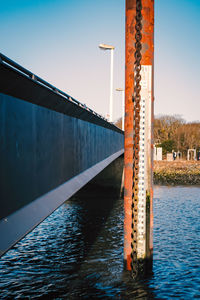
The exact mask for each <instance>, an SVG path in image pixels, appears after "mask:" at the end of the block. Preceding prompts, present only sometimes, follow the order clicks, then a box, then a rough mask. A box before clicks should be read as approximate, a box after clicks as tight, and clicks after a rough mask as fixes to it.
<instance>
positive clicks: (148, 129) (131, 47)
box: [124, 0, 154, 270]
mask: <svg viewBox="0 0 200 300" xmlns="http://www.w3.org/2000/svg"><path fill="white" fill-rule="evenodd" d="M136 3H137V0H126V68H125V86H126V89H125V155H124V163H125V174H124V175H125V178H124V212H125V218H124V262H125V268H126V269H127V270H131V261H132V258H131V252H132V248H131V243H132V238H133V235H132V231H133V229H132V226H133V225H132V224H133V220H132V218H133V216H132V201H133V200H132V197H133V195H132V194H133V148H134V142H133V141H134V140H133V135H134V119H133V115H134V103H133V96H134V84H135V82H134V76H135V74H134V63H135V57H134V53H135V33H136V30H135V23H136V21H135V17H136ZM141 52H142V60H141V100H140V133H139V137H140V150H139V169H140V170H139V182H138V191H139V196H138V204H137V205H138V221H137V259H138V260H140V261H141V260H142V261H143V262H144V264H145V266H144V268H143V269H144V270H147V269H151V265H152V254H153V238H152V230H153V209H152V199H153V190H152V158H153V157H152V152H153V142H152V140H153V139H152V124H153V99H154V96H153V93H154V91H153V62H154V0H142V51H141ZM143 139H144V142H143ZM143 152H144V153H143ZM143 154H144V157H143ZM141 166H142V167H141ZM142 168H144V172H143V170H142ZM143 174H144V175H143ZM144 195H145V196H144Z"/></svg>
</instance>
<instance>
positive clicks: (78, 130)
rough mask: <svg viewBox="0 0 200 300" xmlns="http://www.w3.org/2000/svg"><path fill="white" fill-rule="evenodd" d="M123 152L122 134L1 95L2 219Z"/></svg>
mask: <svg viewBox="0 0 200 300" xmlns="http://www.w3.org/2000/svg"><path fill="white" fill-rule="evenodd" d="M122 148H123V135H122V134H121V133H119V132H117V131H114V130H111V129H109V128H105V127H102V126H98V125H96V124H93V123H91V122H87V121H84V120H80V119H78V118H74V117H71V116H67V115H66V114H62V113H58V112H56V111H54V110H51V109H47V108H44V107H41V106H39V105H35V104H32V103H30V102H26V101H24V100H20V99H17V98H14V97H12V96H8V95H5V94H0V166H1V167H0V199H1V210H0V218H3V217H6V216H8V215H9V214H11V213H12V212H14V211H16V210H17V209H19V208H20V207H22V206H24V205H26V204H28V203H30V202H31V201H33V200H34V199H36V198H37V197H39V196H41V195H43V194H45V193H47V192H48V191H50V190H52V189H54V188H56V187H57V186H58V185H60V184H62V183H63V182H65V181H67V180H69V179H70V178H72V177H73V176H75V175H77V174H79V173H80V172H82V171H84V170H86V169H87V168H89V167H91V166H92V165H94V164H96V163H97V162H99V161H101V160H103V159H105V158H106V157H108V156H110V155H111V154H113V153H115V152H117V151H119V150H120V149H122Z"/></svg>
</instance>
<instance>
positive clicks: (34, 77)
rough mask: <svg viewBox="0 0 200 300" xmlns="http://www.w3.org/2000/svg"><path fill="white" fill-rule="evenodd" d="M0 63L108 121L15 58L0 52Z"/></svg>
mask: <svg viewBox="0 0 200 300" xmlns="http://www.w3.org/2000/svg"><path fill="white" fill-rule="evenodd" d="M0 64H4V65H8V66H9V67H11V68H12V69H14V70H16V71H18V72H20V73H22V74H23V75H25V76H26V77H28V78H29V79H31V80H33V81H34V82H36V83H38V84H40V85H42V86H45V87H46V88H48V89H50V90H51V91H53V92H54V93H56V94H59V95H60V96H62V97H63V98H64V99H66V100H68V101H70V102H72V103H74V104H76V105H78V106H80V107H81V108H83V109H85V110H87V111H89V112H90V113H92V114H93V115H95V116H97V117H99V118H101V119H103V120H104V121H107V122H108V120H107V119H106V118H104V117H103V116H101V115H100V114H98V113H96V112H95V111H94V110H92V109H91V108H89V107H88V106H86V104H83V103H81V102H79V101H78V100H76V99H74V98H73V97H71V96H70V95H68V94H66V93H64V92H63V91H61V90H59V89H58V88H56V87H55V86H53V85H52V84H50V83H48V82H47V81H45V80H43V79H42V78H40V77H38V76H37V75H35V74H33V73H32V72H30V71H29V70H27V69H25V68H24V67H22V66H20V65H19V64H17V63H16V62H14V61H13V60H11V59H10V58H8V57H7V56H5V55H3V54H2V53H0Z"/></svg>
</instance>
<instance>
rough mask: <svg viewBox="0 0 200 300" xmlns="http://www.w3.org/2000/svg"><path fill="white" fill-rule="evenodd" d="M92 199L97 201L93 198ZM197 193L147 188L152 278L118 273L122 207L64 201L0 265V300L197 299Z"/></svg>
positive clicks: (107, 198)
mask: <svg viewBox="0 0 200 300" xmlns="http://www.w3.org/2000/svg"><path fill="white" fill-rule="evenodd" d="M97 195H98V196H97ZM199 208H200V188H199V187H158V186H156V187H155V188H154V263H153V275H152V276H151V277H150V278H148V279H145V280H143V281H139V282H137V283H134V282H133V281H132V279H131V278H130V276H129V274H127V273H126V272H124V271H123V201H122V200H121V199H119V198H118V197H116V196H115V195H114V194H113V192H111V191H109V190H102V189H100V190H98V191H96V192H92V193H88V191H86V192H84V193H82V196H81V197H80V196H77V197H74V198H73V199H70V200H69V201H67V202H66V203H65V204H64V205H63V206H61V207H60V208H59V209H58V210H57V211H55V212H54V213H53V214H52V215H51V216H50V217H48V218H47V219H46V220H45V221H44V222H43V223H41V224H40V225H39V226H38V227H37V228H36V229H35V230H34V231H33V232H31V233H30V234H29V235H27V237H26V238H24V239H23V240H22V241H21V242H19V243H18V244H17V245H16V246H15V247H14V248H13V249H12V250H10V251H9V252H8V253H7V254H6V255H4V256H3V257H2V258H1V260H0V299H173V298H176V299H195V298H200V266H199V261H200V252H199V249H200V239H199V235H200V222H199Z"/></svg>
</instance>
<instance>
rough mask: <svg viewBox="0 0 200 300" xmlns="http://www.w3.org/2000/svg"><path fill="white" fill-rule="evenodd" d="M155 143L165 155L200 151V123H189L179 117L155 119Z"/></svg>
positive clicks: (164, 116)
mask: <svg viewBox="0 0 200 300" xmlns="http://www.w3.org/2000/svg"><path fill="white" fill-rule="evenodd" d="M154 143H155V145H156V146H157V147H158V146H159V147H162V148H163V154H166V153H167V152H172V150H174V151H176V152H177V151H180V152H181V153H182V154H183V156H186V155H187V150H188V149H196V150H197V151H199V150H200V122H191V123H187V122H186V121H185V120H184V119H183V118H181V117H180V116H179V115H173V116H169V115H162V116H158V117H155V119H154Z"/></svg>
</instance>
